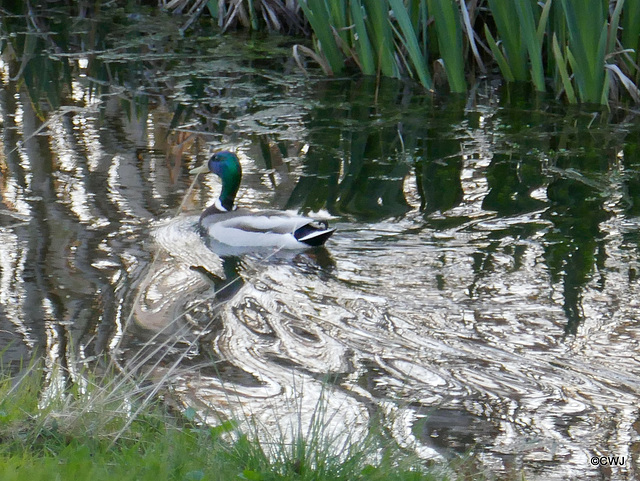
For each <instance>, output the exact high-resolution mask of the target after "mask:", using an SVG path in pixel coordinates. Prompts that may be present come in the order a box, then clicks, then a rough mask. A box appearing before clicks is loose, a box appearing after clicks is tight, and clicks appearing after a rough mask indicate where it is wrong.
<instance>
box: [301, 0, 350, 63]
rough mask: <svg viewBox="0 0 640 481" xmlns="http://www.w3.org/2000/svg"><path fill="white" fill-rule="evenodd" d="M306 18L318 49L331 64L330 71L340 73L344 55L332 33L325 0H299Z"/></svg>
mask: <svg viewBox="0 0 640 481" xmlns="http://www.w3.org/2000/svg"><path fill="white" fill-rule="evenodd" d="M299 5H300V7H301V8H302V10H303V12H304V14H305V16H306V17H307V20H308V21H309V23H310V24H311V28H312V29H313V33H315V35H316V38H317V39H318V42H319V43H320V49H321V50H322V53H323V54H324V56H325V57H326V59H327V62H328V63H329V65H330V66H331V73H332V74H337V73H341V72H342V71H343V69H344V56H343V54H342V52H341V51H340V48H339V47H338V44H337V42H336V39H335V37H334V35H333V28H332V25H331V23H330V22H329V21H327V20H328V19H329V18H330V16H329V9H328V8H327V4H326V2H325V0H299Z"/></svg>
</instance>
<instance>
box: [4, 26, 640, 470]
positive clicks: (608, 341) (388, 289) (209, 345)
mask: <svg viewBox="0 0 640 481" xmlns="http://www.w3.org/2000/svg"><path fill="white" fill-rule="evenodd" d="M165 23H166V24H165ZM114 25H115V26H116V27H117V28H115V27H112V29H111V30H108V31H104V30H103V29H102V27H101V26H100V25H99V24H97V23H91V22H87V23H83V22H78V23H77V24H75V26H76V28H77V30H78V31H77V32H76V33H74V35H77V36H78V37H77V38H79V39H82V38H85V36H87V35H90V34H92V33H93V34H94V36H95V35H97V37H98V38H101V39H103V40H102V41H103V42H104V43H103V44H100V43H97V44H96V47H95V49H94V50H91V51H87V50H84V51H83V50H81V49H78V48H75V47H74V45H79V44H81V43H82V42H80V40H77V42H76V43H74V41H72V40H73V39H74V38H76V37H70V38H71V39H72V40H70V41H69V43H68V45H67V44H64V45H61V41H59V38H58V37H55V36H54V37H53V43H55V45H56V46H57V47H58V48H57V49H55V48H53V47H52V44H51V43H50V42H49V40H50V39H47V38H46V35H44V36H43V35H42V34H38V35H36V34H34V38H33V39H32V41H33V42H35V43H36V47H35V49H34V50H32V53H31V54H30V55H31V57H28V58H27V57H26V54H24V52H26V49H27V46H26V45H27V44H28V43H29V40H25V39H29V38H30V35H25V34H24V32H22V33H20V35H18V36H17V37H15V36H14V37H11V36H10V35H9V34H8V32H3V33H4V34H5V36H4V37H3V41H8V39H10V38H18V40H16V42H17V45H16V49H17V51H18V54H19V53H20V46H22V47H23V48H24V49H25V50H24V51H23V54H24V55H23V56H22V57H20V58H22V62H20V61H19V60H16V59H13V60H12V59H11V58H9V57H8V55H6V54H5V60H3V61H2V63H1V64H0V81H1V83H2V91H0V111H1V117H0V118H1V122H2V123H1V124H0V133H1V139H0V142H1V145H0V169H1V171H0V179H1V184H0V188H1V194H2V206H1V207H0V263H1V264H0V268H1V271H0V303H1V304H0V348H1V349H2V358H3V364H4V365H13V366H14V367H15V368H16V369H17V368H18V365H19V361H20V359H28V358H30V357H31V356H33V355H34V354H36V353H37V354H38V355H40V356H43V357H44V358H45V359H46V360H47V363H48V365H49V366H54V365H58V366H62V367H65V368H66V369H67V370H66V371H62V374H61V375H63V376H69V377H70V378H73V376H74V372H76V371H77V368H78V366H80V365H82V364H83V363H90V362H92V361H94V360H95V359H97V358H105V357H106V358H108V359H110V360H111V361H113V362H116V363H117V364H118V365H119V366H120V367H121V368H122V369H135V370H137V371H139V372H150V373H152V376H153V377H154V379H160V378H164V380H165V381H166V383H167V384H168V385H169V386H170V388H171V390H172V392H173V395H174V397H175V399H176V401H177V402H179V403H181V404H182V406H183V407H184V408H187V407H192V408H194V409H196V410H197V412H198V413H199V414H200V416H202V417H203V419H207V420H210V421H211V422H216V420H217V418H218V416H219V415H220V414H223V415H232V416H235V417H237V418H239V419H244V420H245V421H246V422H248V423H249V424H253V425H254V427H255V426H258V428H257V429H258V430H259V431H260V432H261V433H262V434H261V435H263V436H267V437H268V436H269V435H271V436H273V437H274V438H278V437H280V435H281V434H282V433H283V432H288V430H289V429H290V427H291V426H292V425H297V423H299V422H302V423H303V424H304V423H305V422H309V421H310V420H311V419H312V417H313V415H314V414H315V413H316V411H317V410H318V406H319V404H318V403H319V399H322V401H320V404H321V405H322V409H323V410H326V413H327V418H326V425H327V427H326V429H327V432H328V433H330V434H333V435H335V436H336V437H337V438H339V437H340V436H343V435H344V433H345V432H346V433H348V434H349V435H351V436H352V437H354V438H357V437H358V436H360V435H361V434H363V433H365V432H366V430H367V429H368V428H369V427H370V426H371V425H373V424H376V423H380V424H381V425H382V426H383V427H384V429H385V431H386V432H388V434H389V436H391V437H392V438H393V439H394V440H395V441H397V442H398V443H399V444H400V445H401V446H402V447H404V448H407V449H409V450H412V451H415V452H416V453H418V454H419V455H420V456H422V457H424V458H425V459H434V460H440V459H448V458H452V457H454V456H456V455H464V454H467V453H473V454H474V456H475V459H477V462H478V463H479V466H478V469H481V470H486V471H487V473H489V475H491V476H496V477H499V478H505V479H513V478H516V477H519V476H520V473H524V475H525V477H526V479H529V480H534V479H540V480H543V479H544V480H549V479H569V478H575V479H578V478H579V479H602V478H610V479H629V480H630V479H635V477H636V474H635V473H636V469H637V461H638V456H639V454H638V452H639V449H640V443H639V438H638V431H639V430H640V419H639V412H638V396H639V394H640V351H639V343H640V324H639V317H640V316H639V315H638V305H639V304H640V301H639V293H640V292H639V291H640V280H639V279H638V270H639V268H640V265H639V259H638V250H639V249H638V248H639V241H640V237H639V235H638V227H639V224H640V217H639V214H640V150H639V140H640V122H639V121H638V116H637V115H636V114H634V113H632V112H628V113H627V112H626V111H622V112H621V111H615V113H606V112H605V113H599V114H590V113H584V112H582V113H581V112H577V111H576V112H567V111H566V110H564V109H563V108H562V107H560V106H558V105H557V104H555V103H554V102H553V101H552V100H543V99H536V98H533V96H532V95H531V94H527V93H526V92H518V91H517V89H513V90H510V91H508V90H505V89H503V88H498V86H494V85H492V84H491V83H486V84H483V85H481V86H478V87H477V88H476V89H474V90H473V91H472V92H471V93H470V94H469V95H468V96H466V97H464V98H460V97H456V98H453V97H446V96H445V97H441V98H432V97H430V96H428V95H425V94H424V93H422V92H421V91H420V90H419V89H417V88H415V87H412V86H411V85H408V84H403V83H399V82H395V81H393V82H392V81H389V82H382V84H381V85H379V86H376V84H375V81H374V80H371V79H358V78H356V79H334V80H324V79H315V78H305V77H304V76H303V75H302V73H301V71H300V70H299V69H298V68H297V66H296V65H295V63H294V62H293V61H291V59H290V51H291V50H290V49H291V45H292V43H293V40H292V39H290V38H257V37H253V38H249V37H243V36H232V37H213V38H205V37H198V38H196V37H193V38H182V37H179V36H178V35H177V34H176V35H175V36H174V35H172V34H171V32H173V31H174V29H175V26H176V24H175V22H174V20H172V19H165V18H163V17H157V18H154V19H144V18H139V17H124V18H123V19H120V20H119V21H118V22H115V23H114ZM101 29H102V30H101ZM56 42H57V43H56ZM61 46H64V47H68V50H64V49H62V50H61V49H60V47H61ZM25 59H26V60H25ZM34 62H35V64H34V65H32V64H33V63H34ZM31 68H33V69H37V72H40V74H39V75H44V74H42V72H48V74H47V75H48V76H49V77H48V79H47V80H46V81H42V82H40V81H39V80H33V79H31V80H29V74H30V72H29V69H31ZM67 69H68V71H67ZM34 71H36V70H34ZM65 72H66V73H65ZM20 75H23V78H24V81H23V82H22V83H20V82H19V78H20ZM38 78H39V77H38ZM39 82H40V83H39ZM47 82H48V83H47ZM34 98H35V99H36V101H32V100H33V99H34ZM222 148H225V149H233V150H235V151H237V152H238V154H239V156H240V158H241V162H242V165H243V170H244V172H245V175H244V179H243V186H242V187H241V190H240V194H239V195H240V198H239V203H240V204H241V205H243V206H251V207H255V208H271V207H274V206H275V207H278V208H282V209H288V210H294V211H298V212H302V213H307V214H311V215H314V216H318V217H323V218H328V219H329V220H330V222H331V224H332V225H335V226H337V228H338V230H337V232H336V233H335V235H334V236H333V237H332V238H331V240H330V241H329V242H328V243H327V245H326V248H324V249H312V250H308V251H301V252H283V251H273V252H258V253H238V252H220V251H217V252H214V250H212V249H210V248H209V247H210V246H207V245H206V243H205V242H203V240H202V239H201V238H200V236H199V235H198V234H197V233H196V230H195V224H196V222H197V218H198V214H199V212H201V210H202V209H204V208H205V207H206V206H207V205H208V204H209V203H211V202H212V201H213V200H214V199H215V198H216V197H217V194H218V192H219V188H220V185H219V181H218V180H217V178H215V177H214V176H204V177H200V178H199V179H197V180H196V179H194V178H193V176H190V175H189V173H188V171H189V169H190V168H192V167H194V166H196V165H199V164H200V163H201V162H203V161H204V160H206V158H207V157H208V155H209V154H210V152H212V151H214V150H219V149H222ZM345 429H346V431H345ZM592 456H619V457H620V458H621V460H622V458H624V465H623V466H616V467H608V466H595V467H594V466H593V465H592V463H591V462H590V459H591V458H592Z"/></svg>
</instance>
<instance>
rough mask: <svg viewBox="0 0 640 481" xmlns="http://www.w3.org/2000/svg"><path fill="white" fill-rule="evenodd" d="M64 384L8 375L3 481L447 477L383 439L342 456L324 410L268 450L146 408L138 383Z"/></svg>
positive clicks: (157, 405)
mask: <svg viewBox="0 0 640 481" xmlns="http://www.w3.org/2000/svg"><path fill="white" fill-rule="evenodd" d="M58 377H59V376H57V375H56V374H55V373H47V372H46V370H44V369H42V368H40V367H38V366H32V367H31V368H29V369H27V370H26V374H25V375H23V376H22V377H21V378H20V379H18V378H15V377H13V378H12V377H11V376H8V375H1V376H0V400H1V401H0V479H2V480H3V481H13V480H15V481H22V480H25V479H28V480H30V481H37V480H43V481H44V480H46V481H50V480H56V479H60V480H64V479H90V480H91V481H102V480H136V481H145V480H149V481H163V480H205V479H206V480H224V481H229V480H255V481H269V480H345V481H346V480H391V481H393V480H398V481H405V480H406V481H409V480H411V481H419V480H435V479H443V478H442V476H440V477H436V476H435V475H432V474H429V472H428V471H426V470H425V468H424V467H422V466H420V464H419V463H417V462H416V461H415V459H412V458H410V457H408V456H406V455H403V454H402V453H400V452H399V451H398V450H397V449H395V448H394V447H393V446H390V445H389V444H388V443H382V442H381V441H380V439H381V438H380V437H376V436H375V435H371V436H370V437H369V438H368V439H366V440H359V441H357V442H353V443H351V444H350V445H349V446H345V448H344V449H343V450H342V452H340V453H336V452H335V450H334V449H332V448H331V446H332V443H331V439H328V438H327V435H326V433H325V432H324V430H323V423H322V420H323V416H322V414H323V413H322V409H321V408H318V409H317V410H316V419H315V421H314V426H313V427H312V429H310V430H309V432H308V433H306V435H304V434H303V433H298V434H297V436H295V438H294V441H293V442H292V443H285V442H280V443H278V442H277V440H273V441H270V443H269V449H263V446H262V445H261V444H260V442H258V441H256V440H254V439H251V438H250V436H249V435H247V434H245V433H240V432H239V431H238V429H237V427H236V426H237V424H236V423H234V422H232V421H226V422H223V423H222V424H221V425H220V426H216V427H212V426H206V425H203V424H201V423H200V422H198V416H197V414H196V412H195V410H194V409H192V408H187V409H185V410H184V411H183V412H176V411H171V410H170V409H168V408H167V405H166V404H165V403H163V402H161V400H160V399H159V398H156V399H155V400H153V401H151V402H144V404H142V405H141V403H142V402H143V400H144V399H145V393H144V392H143V391H142V390H141V388H140V387H137V386H136V385H135V384H134V383H133V382H130V381H122V380H121V379H111V380H110V382H102V383H97V382H96V377H95V376H85V377H84V378H83V382H82V383H81V385H82V386H83V387H82V388H80V387H79V385H78V384H77V383H73V384H71V385H70V386H69V387H68V388H65V389H63V390H56V389H51V384H52V383H51V380H52V379H56V378H58ZM116 377H117V376H116ZM107 378H109V376H107ZM47 379H48V380H47ZM113 386H119V387H117V388H113ZM110 389H114V390H115V391H114V390H110ZM45 399H46V400H45ZM134 413H135V415H134ZM132 416H134V417H133V418H132ZM274 446H275V447H274ZM381 453H383V454H381Z"/></svg>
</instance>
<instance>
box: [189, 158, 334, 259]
mask: <svg viewBox="0 0 640 481" xmlns="http://www.w3.org/2000/svg"><path fill="white" fill-rule="evenodd" d="M209 171H211V172H213V173H214V174H216V175H218V177H220V179H221V180H222V191H221V193H220V197H219V198H218V199H217V200H216V201H215V202H214V204H213V205H211V206H210V207H208V208H207V209H206V210H205V211H204V212H203V213H202V215H201V216H200V220H199V221H198V225H199V227H200V230H201V233H202V234H203V235H205V236H208V237H209V238H211V239H213V240H215V241H217V242H221V243H223V244H226V245H230V246H236V247H278V248H284V249H296V248H305V247H316V246H321V245H323V244H324V243H325V242H326V240H327V239H328V238H329V237H331V234H333V233H334V231H335V228H333V229H330V228H329V226H328V225H327V223H326V222H325V221H319V220H315V219H311V218H309V217H302V216H298V215H292V214H289V213H287V212H282V211H278V210H263V211H252V210H248V209H237V208H236V206H235V205H234V202H235V199H236V194H237V193H238V188H239V187H240V181H241V180H242V167H241V166H240V161H239V160H238V157H237V156H236V154H234V153H233V152H229V151H222V152H217V153H215V154H213V155H212V156H211V158H210V159H209V162H208V163H207V164H206V165H202V166H200V167H196V168H195V169H192V170H191V173H192V174H202V173H207V172H209Z"/></svg>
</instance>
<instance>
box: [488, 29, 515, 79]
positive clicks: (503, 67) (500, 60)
mask: <svg viewBox="0 0 640 481" xmlns="http://www.w3.org/2000/svg"><path fill="white" fill-rule="evenodd" d="M484 35H485V38H486V39H487V43H488V44H489V48H490V49H491V53H492V54H493V58H494V59H495V61H496V62H497V64H498V67H499V68H500V72H502V76H503V77H504V79H505V80H506V81H507V82H514V81H515V77H514V76H513V72H511V67H509V62H508V61H507V59H506V58H505V56H504V54H503V53H502V50H500V47H498V44H497V43H496V41H495V39H494V38H493V35H491V31H490V30H489V27H487V25H486V24H485V26H484Z"/></svg>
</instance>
